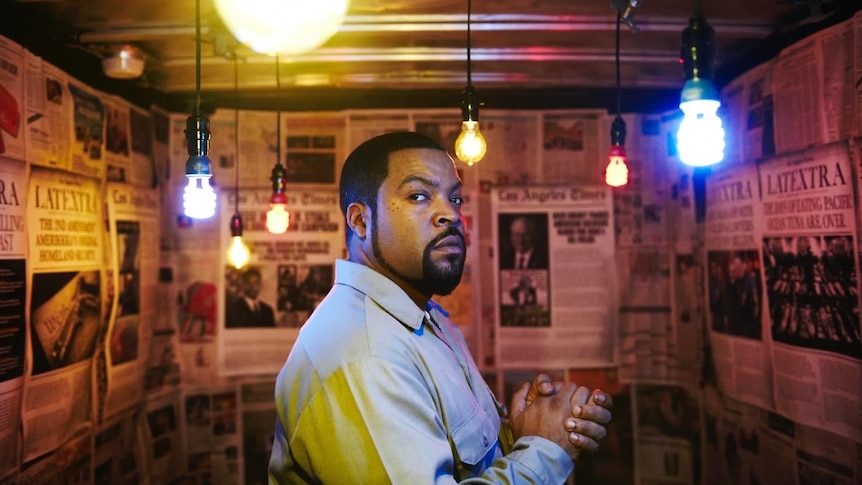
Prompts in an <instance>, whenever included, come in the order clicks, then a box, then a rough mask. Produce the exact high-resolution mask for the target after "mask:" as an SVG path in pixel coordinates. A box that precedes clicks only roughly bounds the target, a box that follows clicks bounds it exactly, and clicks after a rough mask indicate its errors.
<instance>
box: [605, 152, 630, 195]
mask: <svg viewBox="0 0 862 485" xmlns="http://www.w3.org/2000/svg"><path fill="white" fill-rule="evenodd" d="M605 183H606V184H608V185H610V186H611V187H622V186H623V185H625V184H627V183H629V167H628V166H627V165H626V149H625V147H622V146H619V145H611V149H610V150H609V151H608V167H607V168H606V169H605Z"/></svg>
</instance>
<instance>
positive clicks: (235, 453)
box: [182, 385, 275, 485]
mask: <svg viewBox="0 0 862 485" xmlns="http://www.w3.org/2000/svg"><path fill="white" fill-rule="evenodd" d="M237 388H238V386H237V385H225V386H207V387H192V388H189V389H185V390H184V391H183V395H182V397H183V413H182V416H183V417H182V419H183V421H184V422H185V443H186V445H185V446H186V453H187V454H188V458H187V460H186V467H185V468H184V470H185V471H186V474H185V476H186V479H187V480H188V481H187V483H212V484H214V485H218V484H234V483H240V480H239V477H240V463H241V460H240V450H241V448H242V441H241V438H242V436H241V435H240V432H241V423H240V420H239V413H240V411H241V407H240V405H239V395H238V394H239V393H238V392H237ZM270 390H271V388H270ZM269 398H270V401H272V392H270V395H269ZM274 423H275V417H274V416H273V420H272V422H270V428H271V429H270V430H269V436H271V435H272V429H274V428H273V426H274ZM266 436H268V435H267V434H261V435H260V436H259V438H260V439H261V440H264V439H265V437H266ZM263 471H264V472H266V464H265V465H264V467H263ZM245 483H254V482H245ZM260 483H265V482H260Z"/></svg>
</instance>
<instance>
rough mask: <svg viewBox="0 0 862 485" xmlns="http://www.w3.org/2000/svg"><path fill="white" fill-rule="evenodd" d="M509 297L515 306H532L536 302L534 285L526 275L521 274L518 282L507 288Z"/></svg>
mask: <svg viewBox="0 0 862 485" xmlns="http://www.w3.org/2000/svg"><path fill="white" fill-rule="evenodd" d="M509 297H510V298H511V299H512V301H513V302H514V303H515V306H518V307H524V306H532V305H535V304H536V303H538V301H537V300H536V287H535V286H533V282H532V281H530V277H529V276H527V275H524V276H521V279H520V280H518V284H517V285H516V286H515V287H513V288H512V289H511V290H509Z"/></svg>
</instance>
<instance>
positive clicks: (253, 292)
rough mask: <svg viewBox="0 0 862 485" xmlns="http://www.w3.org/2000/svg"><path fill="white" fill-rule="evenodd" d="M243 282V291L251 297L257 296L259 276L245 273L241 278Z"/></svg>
mask: <svg viewBox="0 0 862 485" xmlns="http://www.w3.org/2000/svg"><path fill="white" fill-rule="evenodd" d="M243 282H244V283H245V284H244V285H243V289H242V291H243V293H245V295H246V296H247V297H249V298H251V299H255V298H257V295H258V294H260V276H258V275H256V274H249V275H246V276H245V278H244V279H243Z"/></svg>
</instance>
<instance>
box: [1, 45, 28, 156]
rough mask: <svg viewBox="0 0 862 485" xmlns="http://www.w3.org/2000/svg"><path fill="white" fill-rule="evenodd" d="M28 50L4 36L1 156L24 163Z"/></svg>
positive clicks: (2, 51)
mask: <svg viewBox="0 0 862 485" xmlns="http://www.w3.org/2000/svg"><path fill="white" fill-rule="evenodd" d="M26 70H27V69H26V65H25V64H24V48H23V47H21V46H20V45H19V44H16V43H15V42H12V41H11V40H9V39H7V38H6V37H3V36H0V155H2V156H4V157H8V158H14V159H17V160H24V139H25V138H26V135H25V131H26V130H25V128H24V119H23V118H24V112H25V103H26V102H25V99H24V73H25V72H26Z"/></svg>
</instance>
